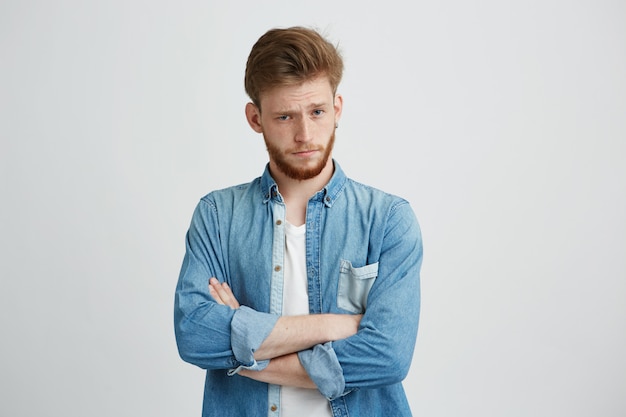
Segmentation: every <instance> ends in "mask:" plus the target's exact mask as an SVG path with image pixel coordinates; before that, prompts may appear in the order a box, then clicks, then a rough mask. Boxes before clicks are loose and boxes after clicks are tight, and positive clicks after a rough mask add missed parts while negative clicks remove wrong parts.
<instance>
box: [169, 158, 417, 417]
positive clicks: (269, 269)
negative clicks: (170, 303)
mask: <svg viewBox="0 0 626 417" xmlns="http://www.w3.org/2000/svg"><path fill="white" fill-rule="evenodd" d="M334 165H335V171H334V174H333V176H332V178H331V180H330V181H329V182H328V184H327V185H326V187H324V189H322V190H321V191H319V192H318V193H316V194H315V195H314V196H313V197H312V198H311V199H310V200H309V202H308V205H307V211H306V267H307V279H308V296H309V311H310V313H311V314H315V313H343V314H363V318H362V320H361V323H360V325H359V329H358V332H357V333H356V334H355V335H353V336H351V337H348V338H346V339H342V340H336V341H332V342H328V343H325V344H320V345H317V346H314V347H313V348H311V349H308V350H305V351H302V352H299V353H298V356H299V359H300V362H301V363H302V365H303V366H304V368H305V369H306V371H307V373H308V374H309V376H310V378H311V379H312V380H313V382H315V384H316V385H317V387H318V389H319V391H320V392H321V393H322V394H323V395H324V396H325V397H326V398H328V399H329V401H330V405H331V410H332V412H333V415H334V416H335V417H338V416H346V417H347V416H350V417H357V416H394V417H398V416H410V415H411V411H410V409H409V405H408V402H407V399H406V396H405V393H404V390H403V388H402V383H401V381H402V380H403V379H404V378H405V377H406V375H407V373H408V370H409V366H410V364H411V360H412V357H413V350H414V346H415V341H416V336H417V327H418V320H419V310H420V278H419V273H420V267H421V262H422V240H421V234H420V229H419V226H418V223H417V220H416V218H415V215H414V213H413V211H412V209H411V207H410V206H409V203H408V202H407V201H406V200H403V199H401V198H399V197H396V196H393V195H390V194H387V193H384V192H382V191H380V190H377V189H374V188H372V187H369V186H366V185H363V184H360V183H357V182H355V181H353V180H351V179H349V178H347V177H346V176H345V174H344V172H343V171H342V169H341V167H340V166H339V164H337V162H336V161H334ZM285 221H286V219H285V204H284V201H283V198H282V196H281V195H280V192H279V190H278V186H277V184H276V182H275V181H274V180H273V179H272V177H271V175H270V173H269V169H268V167H266V169H265V172H264V173H263V175H262V176H261V177H259V178H257V179H255V180H253V181H252V182H250V183H248V184H243V185H239V186H234V187H230V188H227V189H224V190H219V191H214V192H212V193H210V194H208V195H206V196H205V197H203V198H202V199H201V200H200V201H199V203H198V205H197V207H196V209H195V211H194V214H193V217H192V220H191V225H190V227H189V231H188V232H187V236H186V253H185V257H184V260H183V265H182V268H181V271H180V276H179V281H178V285H177V287H176V297H175V311H174V321H175V333H176V340H177V344H178V350H179V353H180V356H181V358H182V359H183V360H185V361H187V362H190V363H192V364H194V365H197V366H199V367H200V368H203V369H206V370H207V372H206V380H205V390H204V405H203V416H218V415H219V416H224V417H227V416H236V417H240V416H251V417H255V416H264V417H266V416H270V417H279V416H280V387H279V386H276V385H272V384H266V383H263V382H258V381H254V380H252V379H249V378H246V377H243V376H240V375H238V371H239V370H240V369H251V370H261V369H264V368H265V366H267V363H268V361H259V362H257V361H255V359H254V352H255V350H256V349H257V348H258V347H259V346H260V345H261V343H262V342H263V341H264V340H265V338H266V337H267V336H268V335H269V333H270V332H271V330H272V328H273V327H274V325H275V323H276V321H277V319H278V317H279V316H280V315H281V312H282V289H283V279H284V277H283V268H282V264H283V255H284V247H285V242H284V239H285V237H284V236H285V234H284V230H283V228H284V225H285ZM213 276H214V277H216V278H218V279H219V280H220V281H222V282H227V283H228V284H229V285H230V287H231V288H232V291H233V293H234V294H235V296H236V297H237V300H238V301H239V303H240V304H241V307H240V308H238V309H236V310H235V309H231V308H230V307H227V306H223V305H220V304H217V303H216V302H215V301H214V300H213V298H212V297H211V296H210V295H209V291H208V280H209V278H210V277H213Z"/></svg>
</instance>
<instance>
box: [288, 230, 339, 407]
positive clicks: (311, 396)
mask: <svg viewBox="0 0 626 417" xmlns="http://www.w3.org/2000/svg"><path fill="white" fill-rule="evenodd" d="M284 267H285V269H284V272H285V273H284V277H285V278H284V283H283V315H285V316H295V315H301V314H309V296H308V290H307V287H308V284H307V277H306V224H303V225H302V226H294V225H292V224H290V223H288V222H287V223H286V224H285V265H284ZM280 416H281V417H331V416H332V412H331V411H330V404H329V402H328V400H327V399H326V398H325V397H324V396H323V395H322V394H320V392H319V391H318V390H316V389H305V388H296V387H287V386H283V387H281V393H280Z"/></svg>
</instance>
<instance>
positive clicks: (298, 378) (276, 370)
mask: <svg viewBox="0 0 626 417" xmlns="http://www.w3.org/2000/svg"><path fill="white" fill-rule="evenodd" d="M239 374H240V375H241V376H245V377H247V378H251V379H254V380H256V381H261V382H267V383H268V384H276V385H287V386H292V387H299V388H309V389H316V388H317V387H316V385H315V384H314V383H313V381H312V380H311V378H309V375H308V374H307V373H306V371H305V370H304V368H303V367H302V364H300V360H299V359H298V354H297V353H291V354H288V355H285V356H280V357H277V358H274V359H272V360H271V361H270V363H269V365H267V367H266V368H265V369H263V370H262V371H248V370H245V369H242V370H241V371H239Z"/></svg>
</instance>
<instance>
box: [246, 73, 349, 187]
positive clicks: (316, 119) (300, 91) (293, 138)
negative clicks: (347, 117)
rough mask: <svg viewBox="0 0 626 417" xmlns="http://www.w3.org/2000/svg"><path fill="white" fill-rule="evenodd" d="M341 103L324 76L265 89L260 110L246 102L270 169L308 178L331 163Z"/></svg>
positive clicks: (295, 176)
mask: <svg viewBox="0 0 626 417" xmlns="http://www.w3.org/2000/svg"><path fill="white" fill-rule="evenodd" d="M341 105H342V99H341V96H336V97H333V93H332V90H331V87H330V84H329V82H328V79H327V78H326V77H317V78H315V79H313V80H310V81H306V82H304V83H302V84H300V85H294V86H286V87H277V88H274V89H272V90H270V91H268V92H265V93H264V94H263V95H262V96H261V111H259V109H258V108H256V106H254V105H249V108H247V111H246V113H247V114H248V112H249V111H251V114H248V121H249V122H250V125H251V126H252V128H253V129H254V130H255V131H257V132H259V133H263V138H264V140H265V145H266V146H267V151H268V153H269V157H270V169H271V170H278V171H280V172H281V173H283V174H285V175H286V176H288V177H289V178H292V179H296V180H307V179H311V178H314V177H316V176H317V175H319V174H320V173H321V172H322V170H323V169H324V168H325V167H326V166H327V165H328V164H332V159H331V153H332V149H333V144H334V140H335V123H336V121H337V120H338V118H339V115H340V114H341ZM250 106H253V107H254V108H252V109H251V108H250Z"/></svg>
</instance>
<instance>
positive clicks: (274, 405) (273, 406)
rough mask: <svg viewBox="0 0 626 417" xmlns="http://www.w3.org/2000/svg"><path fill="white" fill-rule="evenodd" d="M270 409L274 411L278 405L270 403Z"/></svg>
mask: <svg viewBox="0 0 626 417" xmlns="http://www.w3.org/2000/svg"><path fill="white" fill-rule="evenodd" d="M270 410H272V411H276V410H278V407H276V404H272V406H271V407H270Z"/></svg>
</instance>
